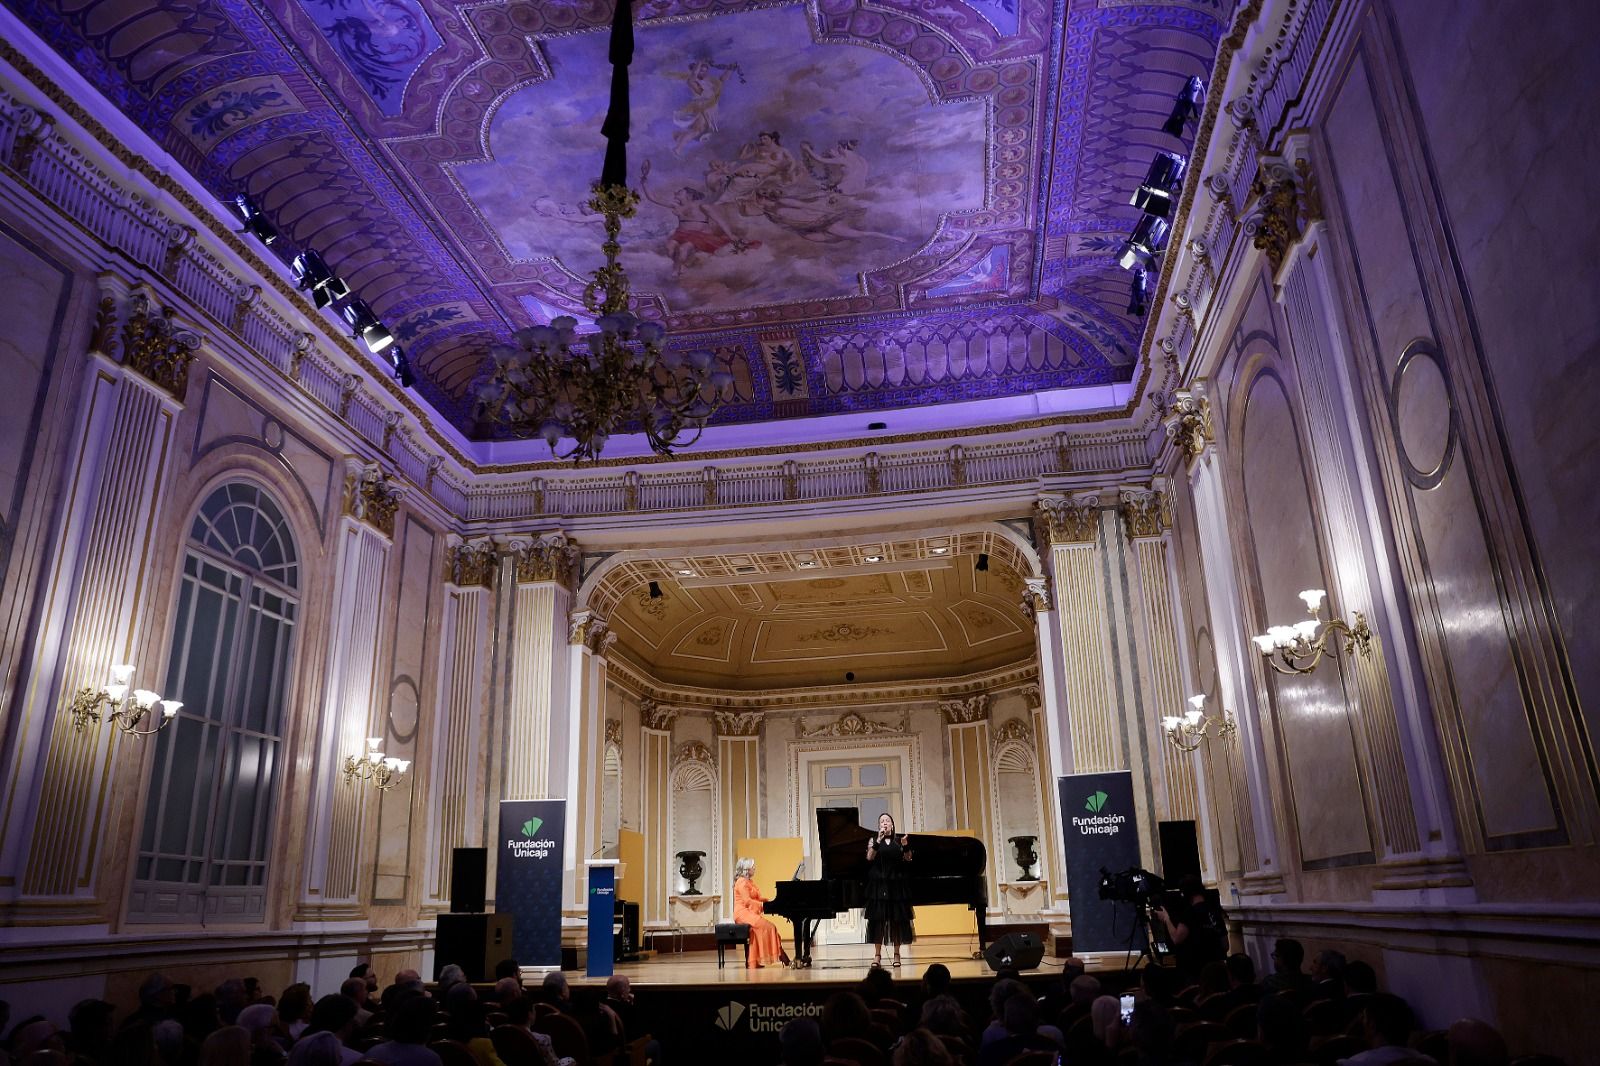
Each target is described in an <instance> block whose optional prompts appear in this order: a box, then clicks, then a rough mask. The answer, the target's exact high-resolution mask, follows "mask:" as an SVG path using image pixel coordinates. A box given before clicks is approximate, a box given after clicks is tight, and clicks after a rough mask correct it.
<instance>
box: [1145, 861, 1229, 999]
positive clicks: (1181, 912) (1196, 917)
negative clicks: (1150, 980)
mask: <svg viewBox="0 0 1600 1066" xmlns="http://www.w3.org/2000/svg"><path fill="white" fill-rule="evenodd" d="M1176 897H1181V900H1180V899H1179V898H1176ZM1150 912H1151V913H1152V914H1154V915H1155V916H1156V917H1157V918H1159V919H1161V922H1162V924H1164V925H1165V926H1166V927H1167V939H1168V940H1169V941H1170V942H1171V944H1172V954H1173V956H1174V958H1175V961H1176V962H1177V964H1178V969H1179V970H1181V971H1183V972H1184V973H1185V974H1187V975H1188V976H1190V977H1192V978H1198V977H1199V975H1200V969H1201V968H1202V967H1203V966H1205V964H1206V963H1208V962H1220V961H1221V960H1222V959H1224V958H1226V957H1227V954H1228V919H1227V918H1226V917H1225V916H1224V915H1223V913H1222V908H1221V907H1220V906H1218V905H1217V904H1215V903H1213V902H1211V900H1210V899H1209V898H1208V897H1207V895H1206V890H1205V886H1204V885H1202V884H1201V883H1200V879H1199V878H1198V877H1194V876H1190V877H1185V878H1184V879H1183V880H1182V882H1180V883H1179V888H1178V893H1177V894H1176V896H1175V898H1173V899H1172V900H1171V901H1170V902H1169V903H1168V904H1167V905H1165V906H1156V907H1152V908H1151V909H1150Z"/></svg>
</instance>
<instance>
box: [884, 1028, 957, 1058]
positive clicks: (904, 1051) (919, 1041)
mask: <svg viewBox="0 0 1600 1066" xmlns="http://www.w3.org/2000/svg"><path fill="white" fill-rule="evenodd" d="M955 1062H956V1060H955V1059H954V1058H952V1057H951V1056H950V1052H949V1051H948V1050H947V1049H946V1048H945V1046H944V1041H943V1040H940V1039H939V1038H938V1037H937V1036H935V1035H934V1034H932V1033H930V1032H928V1030H926V1029H913V1030H911V1032H909V1033H907V1034H906V1035H905V1036H904V1037H903V1038H902V1039H901V1041H900V1043H899V1044H897V1045H895V1049H894V1059H893V1066H955Z"/></svg>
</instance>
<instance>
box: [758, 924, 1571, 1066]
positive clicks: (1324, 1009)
mask: <svg viewBox="0 0 1600 1066" xmlns="http://www.w3.org/2000/svg"><path fill="white" fill-rule="evenodd" d="M1272 962H1273V972H1272V973H1271V974H1269V975H1268V976H1267V977H1266V978H1265V980H1261V981H1258V980H1257V979H1256V969H1255V965H1254V963H1253V962H1252V961H1251V959H1250V957H1249V956H1248V955H1231V956H1229V957H1228V958H1227V960H1226V961H1218V962H1213V963H1209V964H1207V965H1206V966H1205V967H1204V969H1203V970H1202V971H1201V972H1200V973H1199V974H1198V975H1197V979H1196V980H1193V981H1190V980H1188V979H1186V978H1182V977H1180V976H1179V974H1178V972H1177V971H1176V970H1171V969H1162V968H1147V969H1145V970H1143V971H1141V972H1140V974H1139V975H1138V978H1137V984H1136V986H1135V987H1133V988H1131V989H1128V990H1127V991H1129V992H1131V993H1132V996H1133V1008H1132V1011H1131V1012H1130V1013H1129V1014H1128V1016H1126V1017H1125V1016H1124V1013H1123V1004H1122V1001H1121V999H1120V997H1118V996H1114V995H1109V994H1107V992H1108V991H1109V990H1108V989H1106V988H1104V987H1103V986H1102V982H1101V980H1100V979H1099V978H1097V977H1095V976H1092V975H1090V974H1087V973H1085V972H1084V970H1083V965H1082V963H1081V962H1079V961H1078V960H1075V959H1069V960H1067V964H1066V967H1065V969H1064V970H1063V972H1062V975H1061V983H1060V985H1059V986H1058V987H1057V988H1055V989H1053V990H1052V991H1051V992H1050V993H1049V994H1048V995H1045V996H1044V997H1042V998H1040V997H1037V996H1035V994H1034V993H1033V992H1031V991H1029V989H1028V988H1027V987H1026V986H1025V985H1024V984H1023V983H1022V982H1021V981H1020V980H1018V979H1017V977H1016V975H1014V974H1012V975H1007V974H1001V975H1000V976H999V978H998V979H997V980H996V981H995V982H994V985H993V986H992V987H991V989H990V994H989V999H988V1014H987V1017H981V1018H980V1017H974V1016H973V1015H971V1014H970V1013H969V1012H967V1011H965V1010H963V1008H962V1006H961V1004H960V1003H959V1002H958V1001H957V999H956V998H955V997H954V996H952V995H951V994H950V971H949V970H948V969H947V968H946V967H945V966H943V965H940V964H938V963H935V964H934V965H932V966H930V967H928V970H927V972H926V973H925V974H924V975H923V978H922V984H921V987H920V989H919V990H918V991H919V995H918V996H917V997H916V1000H917V1002H914V1003H907V1002H904V1001H902V1000H900V999H898V998H896V997H895V995H894V993H895V991H896V990H895V988H894V985H893V980H892V978H890V977H888V976H887V975H886V974H885V973H884V971H882V970H874V971H872V972H871V973H870V974H869V975H868V977H867V978H866V979H865V980H864V981H863V982H862V984H861V986H860V988H859V989H858V990H857V991H854V992H841V993H838V994H836V995H834V996H833V997H832V998H831V999H830V1000H829V1001H828V1002H827V1004H826V1006H825V1007H824V1008H823V1012H822V1016H821V1019H820V1023H819V1021H818V1020H815V1019H811V1018H800V1019H796V1020H794V1021H791V1022H789V1023H788V1025H786V1026H785V1027H784V1029H783V1031H782V1033H781V1034H780V1045H781V1053H782V1062H783V1063H784V1066H849V1064H852V1063H853V1064H855V1066H891V1064H892V1066H1301V1064H1305V1066H1346V1064H1348V1066H1400V1064H1408V1063H1409V1064H1413V1066H1517V1064H1519V1063H1524V1064H1526V1066H1560V1063H1559V1061H1558V1060H1556V1059H1553V1058H1550V1057H1548V1056H1527V1057H1526V1058H1524V1059H1513V1058H1512V1057H1511V1055H1510V1053H1509V1051H1508V1049H1507V1046H1506V1042H1505V1040H1504V1039H1503V1038H1502V1037H1501V1036H1500V1034H1499V1033H1498V1032H1497V1031H1496V1030H1495V1029H1494V1028H1493V1027H1492V1026H1490V1025H1488V1024H1487V1023H1485V1022H1482V1021H1478V1020H1475V1019H1462V1020H1460V1021H1457V1022H1455V1023H1454V1024H1452V1025H1451V1026H1450V1027H1449V1028H1448V1029H1445V1030H1438V1031H1430V1032H1424V1031H1420V1030H1418V1029H1417V1027H1416V1021H1415V1018H1414V1016H1413V1014H1412V1011H1411V1009H1410V1007H1408V1006H1407V1005H1406V1003H1405V1001H1404V1000H1403V999H1401V998H1400V997H1398V996H1394V995H1390V994H1387V993H1384V992H1381V991H1379V989H1378V982H1377V979H1376V975H1375V974H1374V971H1373V969H1372V967H1371V966H1369V965H1367V964H1366V963H1363V962H1359V961H1355V962H1351V961H1347V960H1346V959H1345V957H1344V956H1343V955H1342V954H1340V953H1339V952H1337V951H1324V952H1322V953H1320V954H1319V955H1317V956H1316V957H1315V958H1314V959H1313V960H1312V961H1311V965H1310V968H1309V970H1307V969H1305V966H1304V964H1305V950H1304V948H1303V947H1302V945H1301V944H1300V943H1299V942H1298V941H1295V940H1289V939H1284V940H1279V941H1278V942H1277V943H1276V945H1275V948H1274V951H1273V953H1272ZM1117 977H1118V978H1120V977H1121V975H1117ZM1111 980H1115V978H1108V982H1109V981H1111ZM1118 990H1119V991H1121V989H1118Z"/></svg>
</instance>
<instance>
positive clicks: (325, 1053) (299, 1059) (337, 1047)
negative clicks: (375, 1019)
mask: <svg viewBox="0 0 1600 1066" xmlns="http://www.w3.org/2000/svg"><path fill="white" fill-rule="evenodd" d="M340 998H343V997H340ZM345 1002H346V1003H348V1002H350V1001H349V1000H345ZM343 1050H344V1045H343V1044H341V1043H339V1038H338V1037H336V1036H334V1035H333V1034H332V1033H329V1032H316V1033H307V1034H306V1035H305V1036H303V1037H301V1038H300V1039H299V1040H296V1041H295V1043H294V1047H293V1048H291V1049H290V1050H289V1066H339V1064H340V1063H341V1062H342V1061H343V1060H344V1055H343Z"/></svg>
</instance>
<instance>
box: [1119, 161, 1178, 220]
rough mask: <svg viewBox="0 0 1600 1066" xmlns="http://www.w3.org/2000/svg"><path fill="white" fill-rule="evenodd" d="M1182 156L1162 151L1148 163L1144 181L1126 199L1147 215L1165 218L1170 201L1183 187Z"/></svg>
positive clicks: (1169, 207) (1168, 211) (1168, 212)
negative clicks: (1148, 171)
mask: <svg viewBox="0 0 1600 1066" xmlns="http://www.w3.org/2000/svg"><path fill="white" fill-rule="evenodd" d="M1184 165H1185V160H1184V158H1183V156H1181V155H1177V154H1175V153H1173V152H1162V153H1160V154H1159V155H1157V156H1156V157H1155V159H1154V161H1152V162H1151V164H1150V173H1148V174H1146V175H1145V179H1144V183H1143V184H1142V185H1140V186H1139V187H1138V188H1137V189H1135V190H1134V192H1133V197H1132V198H1131V199H1130V200H1129V201H1128V202H1129V203H1131V204H1133V206H1134V207H1137V208H1138V209H1139V210H1141V211H1143V212H1144V213H1145V214H1147V215H1157V216H1159V217H1161V218H1166V217H1167V216H1168V215H1170V214H1172V203H1173V201H1174V200H1175V199H1176V198H1177V196H1178V190H1179V189H1181V188H1183V168H1184Z"/></svg>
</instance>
